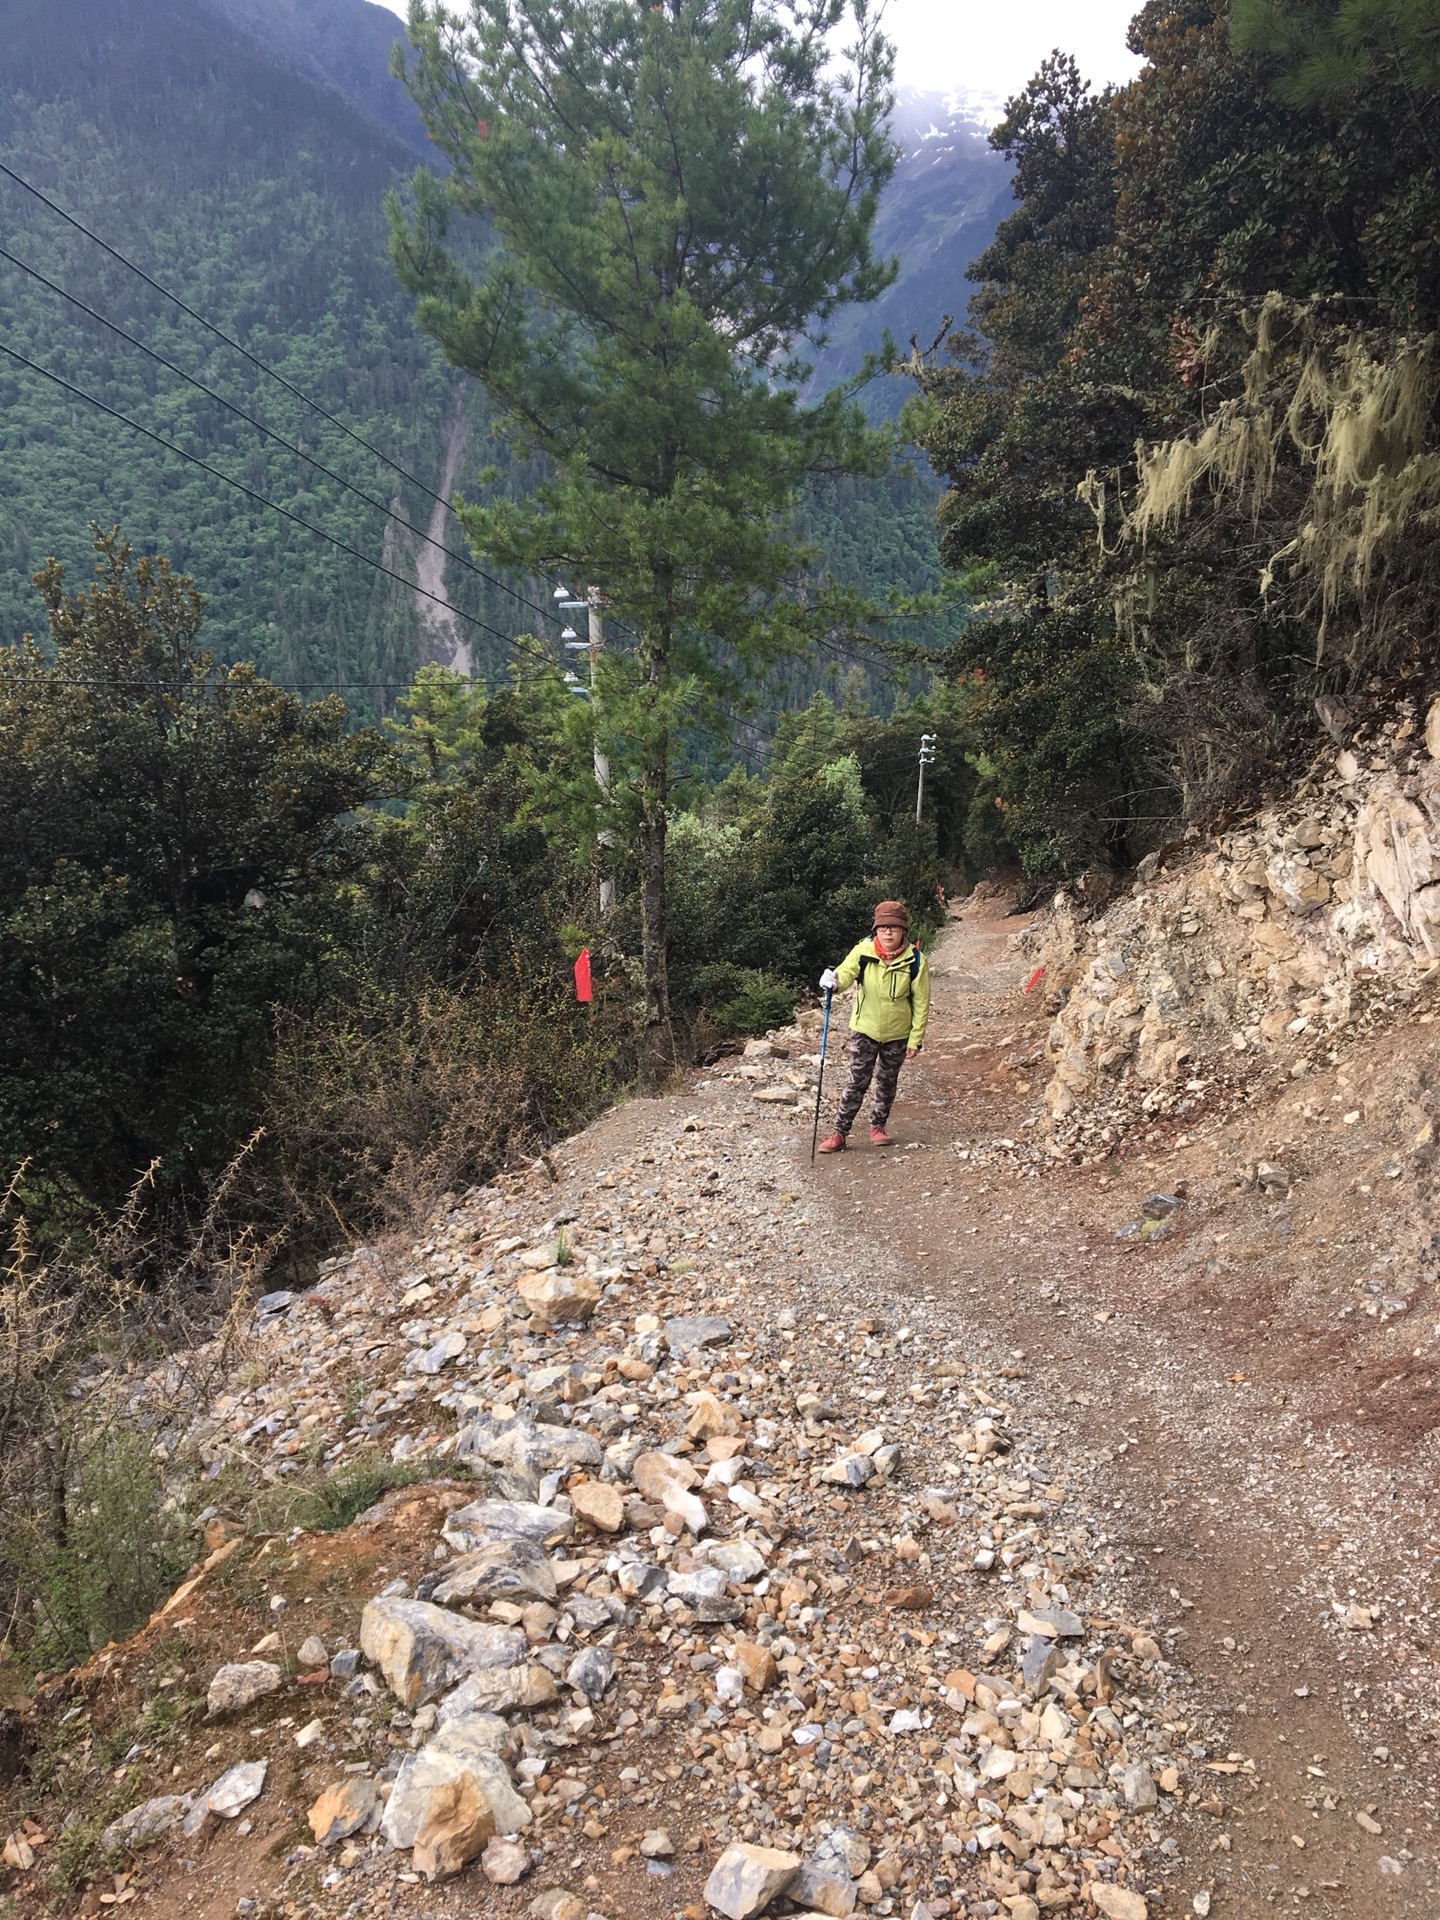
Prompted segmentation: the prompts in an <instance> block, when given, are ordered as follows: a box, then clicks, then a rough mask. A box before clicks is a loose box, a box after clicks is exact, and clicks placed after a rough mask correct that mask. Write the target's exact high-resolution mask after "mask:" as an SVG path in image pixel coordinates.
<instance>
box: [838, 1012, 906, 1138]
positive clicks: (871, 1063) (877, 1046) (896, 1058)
mask: <svg viewBox="0 0 1440 1920" xmlns="http://www.w3.org/2000/svg"><path fill="white" fill-rule="evenodd" d="M908 1044H909V1043H908V1042H907V1041H905V1040H872V1039H871V1038H870V1036H869V1034H868V1033H852V1034H851V1036H850V1076H849V1078H848V1079H847V1080H846V1082H845V1091H844V1092H843V1093H842V1094H841V1096H840V1106H839V1109H838V1111H837V1112H836V1115H835V1130H836V1132H837V1133H849V1131H850V1129H851V1127H853V1126H854V1124H855V1116H856V1115H857V1114H858V1113H859V1111H860V1108H861V1105H862V1104H863V1102H864V1099H865V1090H866V1088H867V1087H868V1086H869V1085H870V1080H871V1076H872V1075H873V1076H874V1080H875V1094H874V1098H873V1099H872V1100H871V1102H870V1124H871V1126H872V1127H883V1126H884V1124H885V1122H886V1121H887V1120H888V1119H889V1118H890V1109H891V1107H893V1106H894V1104H895V1088H896V1086H897V1084H898V1082H899V1079H900V1069H901V1067H903V1066H904V1064H905V1049H906V1047H907V1045H908Z"/></svg>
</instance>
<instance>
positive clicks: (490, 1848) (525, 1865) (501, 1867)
mask: <svg viewBox="0 0 1440 1920" xmlns="http://www.w3.org/2000/svg"><path fill="white" fill-rule="evenodd" d="M480 1871H481V1872H482V1873H483V1874H484V1876H485V1878H486V1879H487V1880H488V1881H489V1882H490V1884H491V1886H492V1887H513V1886H514V1885H515V1883H516V1881H517V1880H520V1879H522V1878H523V1877H524V1876H525V1874H527V1873H528V1872H529V1871H530V1853H529V1850H528V1848H526V1847H523V1846H522V1845H521V1844H520V1842H519V1841H518V1840H502V1839H501V1838H500V1837H499V1835H498V1834H497V1835H496V1837H495V1838H494V1839H493V1840H491V1841H489V1842H488V1843H487V1844H486V1848H485V1851H484V1853H482V1854H481V1856H480Z"/></svg>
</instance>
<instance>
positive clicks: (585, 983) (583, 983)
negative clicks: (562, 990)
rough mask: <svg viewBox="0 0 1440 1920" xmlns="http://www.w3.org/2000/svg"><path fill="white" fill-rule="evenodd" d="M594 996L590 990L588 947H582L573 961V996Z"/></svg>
mask: <svg viewBox="0 0 1440 1920" xmlns="http://www.w3.org/2000/svg"><path fill="white" fill-rule="evenodd" d="M594 997H595V996H594V994H592V993H591V991H590V949H589V948H588V947H582V948H581V949H580V958H579V959H578V960H577V961H576V962H575V998H576V999H577V1000H593V999H594Z"/></svg>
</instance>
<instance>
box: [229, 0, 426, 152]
mask: <svg viewBox="0 0 1440 1920" xmlns="http://www.w3.org/2000/svg"><path fill="white" fill-rule="evenodd" d="M203 4H205V5H207V6H209V7H210V8H211V10H212V11H213V12H215V13H218V14H219V15H221V17H222V18H223V19H225V20H228V21H229V23H230V25H231V26H232V27H234V28H235V29H236V30H237V31H238V32H240V33H243V34H244V35H245V37H246V38H247V39H249V40H252V41H253V42H254V43H255V44H256V45H257V46H260V47H264V48H265V49H266V50H267V52H269V53H271V54H273V55H274V56H275V57H276V58H277V59H279V60H282V61H283V62H284V63H285V64H286V65H287V66H289V67H292V68H293V69H294V71H295V72H296V73H299V74H303V75H304V77H305V78H306V79H307V80H313V81H315V82H316V84H317V85H319V86H322V87H329V88H331V89H332V90H333V91H334V92H336V93H339V94H341V95H343V96H344V98H345V99H347V100H348V101H349V102H350V103H351V105H352V106H355V107H358V108H359V109H360V111H361V113H363V114H366V115H367V116H368V117H369V118H370V119H372V120H375V121H378V122H379V124H380V125H381V126H382V127H385V128H387V129H388V130H389V131H390V132H391V133H393V134H395V135H397V136H398V137H399V138H400V139H401V140H403V141H404V142H405V144H406V145H407V146H408V147H413V148H414V149H415V151H416V152H417V153H428V152H429V151H430V143H429V139H428V137H427V135H426V132H425V128H424V125H423V124H422V122H421V119H420V116H419V114H418V113H417V112H416V111H415V103H414V101H413V100H412V99H411V98H410V96H409V94H408V93H407V92H406V91H405V89H404V87H403V86H401V84H400V82H399V81H398V80H397V79H395V78H394V76H393V75H392V74H391V72H390V49H391V47H393V46H394V44H395V42H396V41H397V40H403V39H404V37H405V24H404V22H403V21H402V20H401V19H400V18H399V17H398V15H396V14H394V13H392V12H391V11H390V9H389V8H388V7H380V6H373V5H372V4H371V0H203Z"/></svg>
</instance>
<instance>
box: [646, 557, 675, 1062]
mask: <svg viewBox="0 0 1440 1920" xmlns="http://www.w3.org/2000/svg"><path fill="white" fill-rule="evenodd" d="M658 571H659V572H660V574H661V577H663V575H664V569H663V568H662V569H660V570H658ZM642 659H643V662H644V672H645V682H646V690H647V692H648V693H649V695H650V697H651V699H652V700H653V701H654V702H655V706H656V708H657V709H658V708H661V707H662V706H663V703H664V700H665V696H666V693H667V691H668V688H667V682H668V679H669V669H670V625H669V622H668V620H662V621H659V622H657V623H656V626H655V628H654V629H653V630H651V631H650V632H648V633H647V634H646V636H645V643H644V651H643V655H642ZM649 732H650V742H649V750H648V753H647V755H646V760H647V762H648V764H647V765H646V767H645V770H644V773H643V774H642V775H641V779H640V836H639V838H640V847H639V852H640V906H641V929H642V961H643V968H644V975H645V1033H644V1037H643V1042H642V1047H641V1057H640V1077H641V1081H642V1083H643V1084H644V1086H646V1087H647V1088H649V1089H652V1090H653V1089H655V1088H658V1087H661V1086H663V1085H664V1083H665V1082H666V1081H667V1080H668V1079H669V1077H670V1075H671V1074H672V1073H673V1071H674V1069H675V1035H674V1033H673V1032H672V1030H671V1027H670V970H669V964H668V961H667V958H666V951H665V948H666V938H667V933H668V929H667V925H666V918H667V916H666V902H665V836H666V832H667V829H668V826H669V821H668V818H667V812H668V808H669V802H670V726H669V715H668V714H666V713H664V712H660V711H656V712H652V715H651V716H650V727H649Z"/></svg>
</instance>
